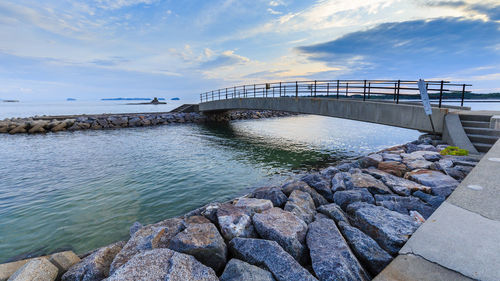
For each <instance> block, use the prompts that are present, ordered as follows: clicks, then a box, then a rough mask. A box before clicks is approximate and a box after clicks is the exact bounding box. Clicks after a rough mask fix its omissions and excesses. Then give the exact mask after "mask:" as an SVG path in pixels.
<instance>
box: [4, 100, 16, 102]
mask: <svg viewBox="0 0 500 281" xmlns="http://www.w3.org/2000/svg"><path fill="white" fill-rule="evenodd" d="M2 101H3V102H19V101H18V100H2Z"/></svg>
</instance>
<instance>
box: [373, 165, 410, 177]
mask: <svg viewBox="0 0 500 281" xmlns="http://www.w3.org/2000/svg"><path fill="white" fill-rule="evenodd" d="M378 169H379V170H381V171H384V172H387V173H390V174H393V175H395V176H397V177H402V176H404V174H405V173H406V172H407V171H408V167H406V165H405V164H403V163H400V162H396V161H386V162H380V163H378Z"/></svg>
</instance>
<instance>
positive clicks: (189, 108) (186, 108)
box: [170, 104, 199, 113]
mask: <svg viewBox="0 0 500 281" xmlns="http://www.w3.org/2000/svg"><path fill="white" fill-rule="evenodd" d="M198 111H199V110H198V105H197V104H183V105H181V106H179V107H177V108H174V109H172V110H171V111H170V112H178V113H180V112H198Z"/></svg>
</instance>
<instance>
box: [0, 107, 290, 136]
mask: <svg viewBox="0 0 500 281" xmlns="http://www.w3.org/2000/svg"><path fill="white" fill-rule="evenodd" d="M290 115H296V114H293V113H288V112H281V111H271V110H264V111H255V110H249V111H232V112H229V113H226V114H216V115H204V114H201V113H196V112H191V113H141V114H135V113H130V114H106V115H80V116H71V117H68V118H65V117H57V116H55V117H52V118H51V117H44V116H41V117H39V116H36V117H30V118H10V119H4V120H1V121H0V133H9V134H25V133H28V134H41V133H48V132H53V133H55V132H60V131H78V130H103V129H117V128H127V127H146V126H156V125H168V124H176V123H203V122H207V121H230V120H242V119H260V118H269V117H283V116H290Z"/></svg>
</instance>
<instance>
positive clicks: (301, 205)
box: [284, 190, 316, 224]
mask: <svg viewBox="0 0 500 281" xmlns="http://www.w3.org/2000/svg"><path fill="white" fill-rule="evenodd" d="M284 210H285V211H288V212H291V213H293V214H294V215H296V216H297V217H299V218H300V219H302V220H303V221H304V222H306V223H307V224H309V223H311V222H312V221H313V219H314V215H315V214H316V210H315V207H314V201H313V199H312V198H311V195H309V194H308V193H306V192H303V191H300V190H294V191H293V192H292V193H291V194H290V197H288V202H286V205H285V208H284Z"/></svg>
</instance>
